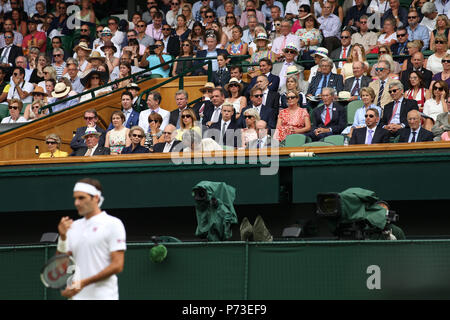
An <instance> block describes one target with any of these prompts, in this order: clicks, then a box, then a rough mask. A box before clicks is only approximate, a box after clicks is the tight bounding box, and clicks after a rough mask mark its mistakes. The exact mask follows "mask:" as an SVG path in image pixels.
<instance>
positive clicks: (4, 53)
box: [0, 31, 23, 67]
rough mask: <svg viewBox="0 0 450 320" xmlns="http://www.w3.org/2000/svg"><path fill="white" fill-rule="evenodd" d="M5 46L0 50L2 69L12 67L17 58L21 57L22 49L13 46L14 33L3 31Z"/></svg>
mask: <svg viewBox="0 0 450 320" xmlns="http://www.w3.org/2000/svg"><path fill="white" fill-rule="evenodd" d="M3 36H4V39H5V44H6V45H5V46H4V47H3V48H2V49H0V64H1V65H2V66H3V67H12V66H13V65H14V63H15V61H16V58H17V57H18V56H23V51H22V48H21V47H19V46H16V45H15V44H14V33H13V32H12V31H5V33H4V35H3Z"/></svg>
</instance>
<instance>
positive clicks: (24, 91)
mask: <svg viewBox="0 0 450 320" xmlns="http://www.w3.org/2000/svg"><path fill="white" fill-rule="evenodd" d="M10 84H11V87H10V88H9V92H8V97H7V100H8V102H10V101H11V100H12V99H19V100H21V101H22V102H23V103H31V102H32V96H31V92H33V90H34V86H33V84H32V83H30V82H28V81H26V80H25V70H24V68H22V67H15V68H14V69H13V73H12V76H11V82H10Z"/></svg>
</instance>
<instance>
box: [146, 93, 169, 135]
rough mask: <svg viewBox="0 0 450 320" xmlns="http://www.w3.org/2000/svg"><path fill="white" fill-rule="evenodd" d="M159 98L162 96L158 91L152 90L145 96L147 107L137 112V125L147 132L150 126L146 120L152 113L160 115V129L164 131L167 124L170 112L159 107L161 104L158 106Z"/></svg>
mask: <svg viewBox="0 0 450 320" xmlns="http://www.w3.org/2000/svg"><path fill="white" fill-rule="evenodd" d="M161 99H162V97H161V94H160V93H159V92H156V91H153V92H150V93H149V94H148V97H147V106H148V109H147V110H144V111H141V113H140V114H139V127H141V128H142V129H144V131H145V132H148V129H149V126H150V124H149V122H148V117H149V116H150V115H151V114H152V113H158V114H159V115H160V116H161V117H162V119H163V122H162V123H161V126H160V129H161V130H163V131H164V129H165V128H166V126H167V125H168V124H169V117H170V112H169V111H167V110H164V109H163V108H161V106H160V105H161Z"/></svg>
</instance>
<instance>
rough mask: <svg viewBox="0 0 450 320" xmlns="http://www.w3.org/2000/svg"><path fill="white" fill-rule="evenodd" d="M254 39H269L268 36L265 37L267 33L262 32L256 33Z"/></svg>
mask: <svg viewBox="0 0 450 320" xmlns="http://www.w3.org/2000/svg"><path fill="white" fill-rule="evenodd" d="M256 40H265V41H267V42H269V41H270V40H269V38H267V34H265V33H264V32H261V33H258V35H257V36H256V38H255V41H256Z"/></svg>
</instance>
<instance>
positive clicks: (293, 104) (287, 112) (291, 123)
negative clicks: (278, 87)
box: [274, 90, 311, 142]
mask: <svg viewBox="0 0 450 320" xmlns="http://www.w3.org/2000/svg"><path fill="white" fill-rule="evenodd" d="M286 100H287V105H288V106H287V108H286V109H283V110H281V111H280V113H279V115H278V122H277V128H276V130H275V135H274V138H275V139H277V140H278V141H280V142H281V141H283V140H284V139H286V137H287V136H288V135H290V134H299V133H303V134H305V133H307V132H309V131H310V130H311V120H310V118H309V114H308V111H307V110H306V109H304V108H300V107H299V105H298V101H299V94H298V92H297V91H294V90H289V91H288V92H286Z"/></svg>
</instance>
